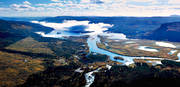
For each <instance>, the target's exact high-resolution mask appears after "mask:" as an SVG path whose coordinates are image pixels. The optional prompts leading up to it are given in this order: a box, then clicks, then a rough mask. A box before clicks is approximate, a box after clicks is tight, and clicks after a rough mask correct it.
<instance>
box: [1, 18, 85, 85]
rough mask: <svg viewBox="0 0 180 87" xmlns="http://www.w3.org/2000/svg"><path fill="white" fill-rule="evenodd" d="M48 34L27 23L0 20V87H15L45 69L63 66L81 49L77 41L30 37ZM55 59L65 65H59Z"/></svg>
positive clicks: (39, 27)
mask: <svg viewBox="0 0 180 87" xmlns="http://www.w3.org/2000/svg"><path fill="white" fill-rule="evenodd" d="M52 30H53V29H52V28H49V27H44V26H41V25H38V24H33V23H29V22H19V21H5V20H0V87H15V86H17V85H21V84H23V83H25V82H26V79H27V78H28V77H29V76H30V75H32V74H34V73H38V72H40V71H44V70H46V69H47V68H48V67H53V66H59V65H67V64H69V60H68V59H70V60H71V61H70V62H73V60H72V59H73V55H78V52H79V51H80V50H82V49H85V46H84V47H82V46H81V45H84V44H85V43H84V42H83V41H82V40H80V39H82V38H81V37H79V38H77V39H76V38H74V39H73V38H72V40H62V39H55V38H46V37H41V36H40V35H38V34H36V33H34V32H38V31H41V32H45V33H49V32H51V31H52ZM70 48H71V49H70ZM59 59H62V60H63V61H66V62H62V63H59V61H58V60H59Z"/></svg>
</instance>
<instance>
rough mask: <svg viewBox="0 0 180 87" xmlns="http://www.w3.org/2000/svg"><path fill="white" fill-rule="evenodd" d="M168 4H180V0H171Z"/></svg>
mask: <svg viewBox="0 0 180 87" xmlns="http://www.w3.org/2000/svg"><path fill="white" fill-rule="evenodd" d="M168 4H180V0H169V1H168Z"/></svg>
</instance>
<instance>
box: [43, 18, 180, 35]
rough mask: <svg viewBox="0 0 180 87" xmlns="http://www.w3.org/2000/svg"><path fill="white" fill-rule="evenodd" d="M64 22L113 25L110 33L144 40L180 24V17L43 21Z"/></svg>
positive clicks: (52, 19) (50, 20)
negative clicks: (162, 28)
mask: <svg viewBox="0 0 180 87" xmlns="http://www.w3.org/2000/svg"><path fill="white" fill-rule="evenodd" d="M64 20H76V21H89V22H90V23H106V24H112V25H114V26H113V27H111V28H109V30H108V31H109V32H113V33H123V34H125V35H127V37H128V38H135V39H136V38H142V37H141V36H143V35H144V33H146V32H150V31H153V30H155V29H157V28H159V27H160V26H161V24H164V23H169V22H178V21H180V17H88V16H87V17H72V16H59V17H47V18H45V19H42V20H41V21H46V22H54V23H62V22H63V21H64Z"/></svg>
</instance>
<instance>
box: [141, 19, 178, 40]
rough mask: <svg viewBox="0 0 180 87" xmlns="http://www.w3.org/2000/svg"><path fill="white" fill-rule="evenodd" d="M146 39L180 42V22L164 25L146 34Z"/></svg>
mask: <svg viewBox="0 0 180 87" xmlns="http://www.w3.org/2000/svg"><path fill="white" fill-rule="evenodd" d="M144 38H146V39H152V40H165V41H173V42H180V22H172V23H165V24H162V25H161V26H160V27H159V28H158V29H156V30H154V31H152V32H149V33H147V34H145V37H144Z"/></svg>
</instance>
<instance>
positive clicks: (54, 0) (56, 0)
mask: <svg viewBox="0 0 180 87" xmlns="http://www.w3.org/2000/svg"><path fill="white" fill-rule="evenodd" d="M51 1H53V2H59V0H51Z"/></svg>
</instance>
